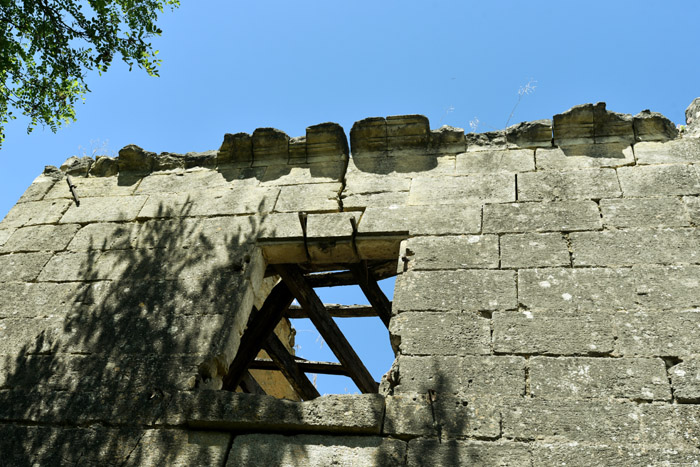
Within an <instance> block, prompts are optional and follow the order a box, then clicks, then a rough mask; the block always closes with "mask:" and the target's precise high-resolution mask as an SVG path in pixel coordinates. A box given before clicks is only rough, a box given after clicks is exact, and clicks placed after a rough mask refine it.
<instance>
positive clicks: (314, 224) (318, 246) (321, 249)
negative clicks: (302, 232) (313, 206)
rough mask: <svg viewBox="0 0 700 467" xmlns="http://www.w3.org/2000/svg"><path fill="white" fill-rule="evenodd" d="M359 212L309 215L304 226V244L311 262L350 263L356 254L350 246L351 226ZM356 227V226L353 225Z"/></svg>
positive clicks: (355, 257)
mask: <svg viewBox="0 0 700 467" xmlns="http://www.w3.org/2000/svg"><path fill="white" fill-rule="evenodd" d="M359 217H360V213H359V212H333V213H327V214H311V215H309V216H308V221H307V226H306V242H307V243H306V244H307V249H308V252H309V256H310V258H311V260H312V261H319V262H325V263H330V262H337V263H351V262H356V261H357V260H358V259H359V258H358V254H357V252H356V251H355V247H354V246H353V244H352V238H353V232H354V230H353V224H352V223H351V220H354V221H355V222H357V220H358V219H359ZM355 225H357V224H355Z"/></svg>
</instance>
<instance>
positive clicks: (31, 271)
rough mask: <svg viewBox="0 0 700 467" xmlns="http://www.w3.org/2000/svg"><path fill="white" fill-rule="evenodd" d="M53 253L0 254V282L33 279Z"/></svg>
mask: <svg viewBox="0 0 700 467" xmlns="http://www.w3.org/2000/svg"><path fill="white" fill-rule="evenodd" d="M52 255H53V253H47V252H42V253H10V254H8V255H0V282H11V281H26V282H28V281H33V280H34V279H36V277H37V276H38V275H39V272H40V271H41V269H42V268H43V267H44V265H45V264H46V263H47V261H49V258H51V256H52Z"/></svg>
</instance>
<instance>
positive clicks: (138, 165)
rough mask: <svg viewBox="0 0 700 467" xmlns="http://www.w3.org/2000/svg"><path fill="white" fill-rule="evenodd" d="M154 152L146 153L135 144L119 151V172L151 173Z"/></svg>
mask: <svg viewBox="0 0 700 467" xmlns="http://www.w3.org/2000/svg"><path fill="white" fill-rule="evenodd" d="M155 155H156V154H155V153H154V152H149V151H144V150H143V149H142V148H140V147H138V146H136V145H135V144H129V145H127V146H124V147H123V148H121V149H120V150H119V157H118V158H117V164H118V166H119V172H137V173H149V172H150V171H151V170H153V159H154V157H155Z"/></svg>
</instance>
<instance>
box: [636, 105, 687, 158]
mask: <svg viewBox="0 0 700 467" xmlns="http://www.w3.org/2000/svg"><path fill="white" fill-rule="evenodd" d="M634 137H635V139H636V140H637V141H667V140H669V139H675V138H677V137H678V129H677V128H676V125H674V124H673V122H672V121H671V120H669V119H668V118H666V117H664V116H663V115H661V114H660V113H658V112H652V111H650V110H648V109H647V110H642V111H641V112H639V113H638V114H637V115H635V116H634ZM635 149H636V147H635Z"/></svg>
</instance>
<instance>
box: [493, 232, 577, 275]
mask: <svg viewBox="0 0 700 467" xmlns="http://www.w3.org/2000/svg"><path fill="white" fill-rule="evenodd" d="M500 242H501V243H500V245H501V267H502V268H538V267H545V266H568V265H569V264H570V263H571V260H570V258H569V249H568V246H567V242H566V239H565V238H564V236H563V235H562V234H560V233H545V234H508V235H503V236H501V239H500Z"/></svg>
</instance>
